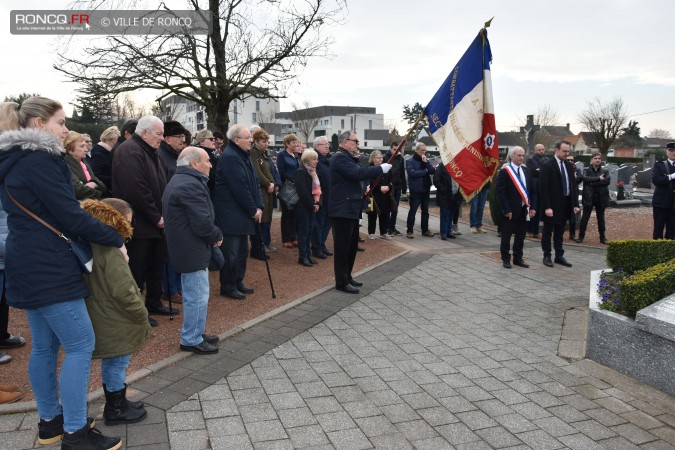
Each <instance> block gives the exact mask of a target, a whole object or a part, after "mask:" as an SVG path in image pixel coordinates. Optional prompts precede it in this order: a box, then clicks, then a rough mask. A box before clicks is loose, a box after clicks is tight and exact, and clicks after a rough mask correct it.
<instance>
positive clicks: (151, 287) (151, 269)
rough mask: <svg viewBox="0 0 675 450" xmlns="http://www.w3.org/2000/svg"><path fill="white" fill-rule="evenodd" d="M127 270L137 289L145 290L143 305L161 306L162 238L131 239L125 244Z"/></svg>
mask: <svg viewBox="0 0 675 450" xmlns="http://www.w3.org/2000/svg"><path fill="white" fill-rule="evenodd" d="M127 254H128V255H129V268H130V269H131V275H133V277H134V280H135V281H136V284H137V285H138V289H140V290H141V291H143V288H145V305H146V306H150V307H153V308H158V307H160V306H162V300H161V296H162V277H163V272H164V267H165V266H164V261H165V258H164V238H151V239H144V238H133V239H132V240H130V241H129V243H128V244H127Z"/></svg>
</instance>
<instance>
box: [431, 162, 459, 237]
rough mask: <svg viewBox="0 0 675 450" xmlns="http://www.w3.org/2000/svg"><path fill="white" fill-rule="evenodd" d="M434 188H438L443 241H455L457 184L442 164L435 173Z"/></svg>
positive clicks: (437, 203) (437, 200)
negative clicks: (452, 226) (454, 223)
mask: <svg viewBox="0 0 675 450" xmlns="http://www.w3.org/2000/svg"><path fill="white" fill-rule="evenodd" d="M433 181H434V186H436V205H437V206H438V207H439V208H440V213H441V239H443V240H444V241H445V240H446V239H448V238H450V239H455V235H454V234H452V230H451V228H450V227H451V225H452V216H453V214H454V211H455V203H456V201H455V194H457V191H458V188H459V187H458V186H457V183H455V181H454V180H453V179H452V177H451V176H450V174H449V173H448V170H447V169H446V168H445V165H443V163H442V162H441V163H440V164H439V165H438V167H436V172H434V178H433Z"/></svg>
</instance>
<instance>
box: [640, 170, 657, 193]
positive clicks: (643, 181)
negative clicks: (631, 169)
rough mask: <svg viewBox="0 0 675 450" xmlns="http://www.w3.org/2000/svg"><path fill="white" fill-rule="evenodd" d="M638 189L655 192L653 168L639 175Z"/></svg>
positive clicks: (642, 171)
mask: <svg viewBox="0 0 675 450" xmlns="http://www.w3.org/2000/svg"><path fill="white" fill-rule="evenodd" d="M637 188H638V189H645V190H650V191H653V190H654V185H653V184H652V168H651V167H650V168H649V169H645V170H641V171H639V172H638V173H637Z"/></svg>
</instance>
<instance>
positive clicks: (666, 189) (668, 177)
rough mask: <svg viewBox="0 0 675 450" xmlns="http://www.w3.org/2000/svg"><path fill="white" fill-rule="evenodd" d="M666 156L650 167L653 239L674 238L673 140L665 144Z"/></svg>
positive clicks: (674, 157) (674, 173)
mask: <svg viewBox="0 0 675 450" xmlns="http://www.w3.org/2000/svg"><path fill="white" fill-rule="evenodd" d="M666 148H667V152H668V153H667V155H668V158H667V159H666V160H665V161H662V162H661V161H659V162H657V163H655V164H654V167H653V168H652V183H654V196H653V197H652V208H653V212H654V233H653V237H654V239H663V238H664V235H663V230H664V228H665V230H666V234H665V238H666V239H675V181H674V180H675V142H669V143H668V145H666Z"/></svg>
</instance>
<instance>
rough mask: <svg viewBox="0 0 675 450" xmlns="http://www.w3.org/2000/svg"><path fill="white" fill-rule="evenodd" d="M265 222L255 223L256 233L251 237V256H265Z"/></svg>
mask: <svg viewBox="0 0 675 450" xmlns="http://www.w3.org/2000/svg"><path fill="white" fill-rule="evenodd" d="M258 225H260V228H258ZM263 225H265V224H263V223H261V224H258V223H256V224H255V233H253V234H252V235H251V236H250V238H251V256H254V255H255V256H256V257H259V258H262V257H264V256H265V249H264V246H265V244H264V239H263V233H264V230H263Z"/></svg>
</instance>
